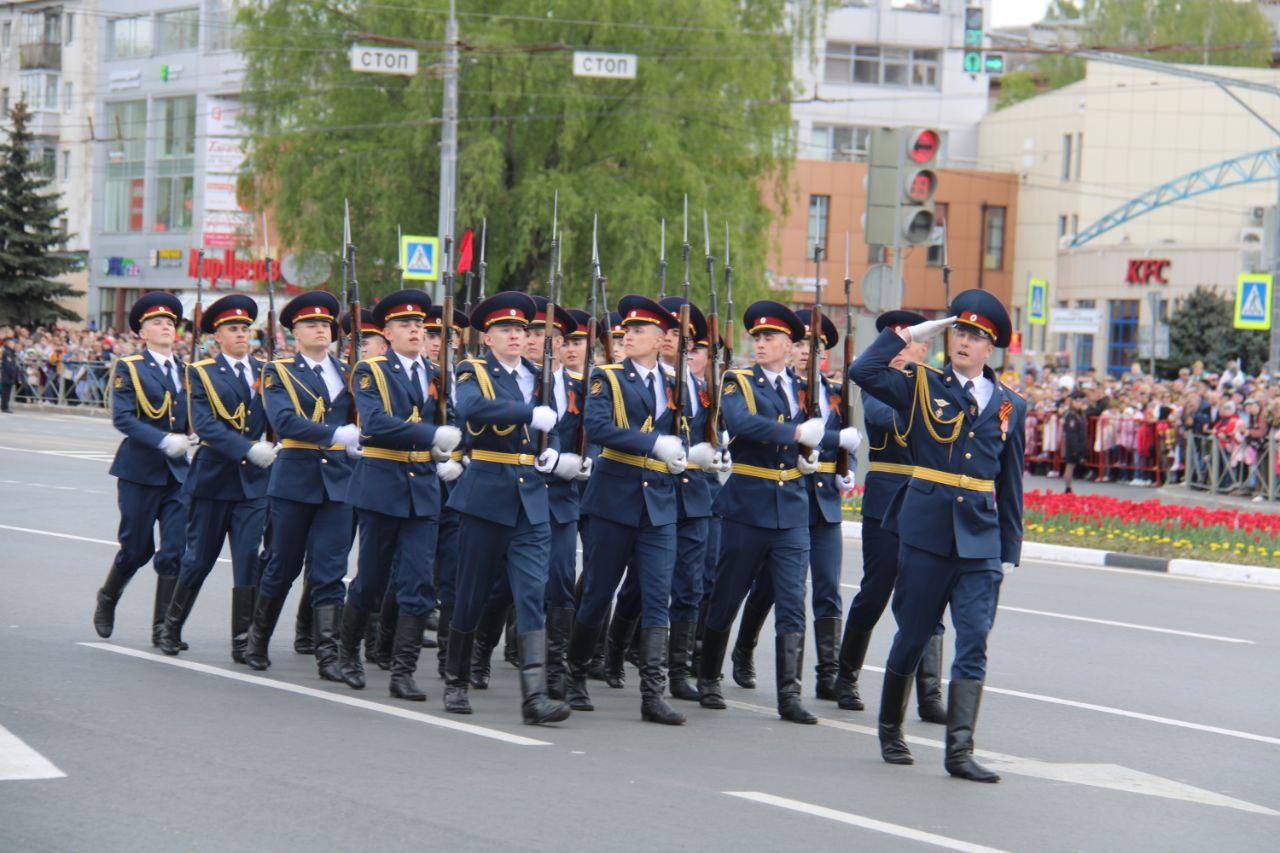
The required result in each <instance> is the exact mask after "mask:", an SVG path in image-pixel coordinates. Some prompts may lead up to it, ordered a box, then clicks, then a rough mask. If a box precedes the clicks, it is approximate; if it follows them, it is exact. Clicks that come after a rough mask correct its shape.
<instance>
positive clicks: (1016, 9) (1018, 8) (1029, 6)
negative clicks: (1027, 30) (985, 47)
mask: <svg viewBox="0 0 1280 853" xmlns="http://www.w3.org/2000/svg"><path fill="white" fill-rule="evenodd" d="M1048 6H1049V0H991V23H990V26H993V27H1012V26H1016V25H1018V24H1030V23H1032V22H1033V21H1038V20H1040V19H1041V18H1043V17H1044V10H1045V9H1046V8H1048Z"/></svg>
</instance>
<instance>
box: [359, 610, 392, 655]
mask: <svg viewBox="0 0 1280 853" xmlns="http://www.w3.org/2000/svg"><path fill="white" fill-rule="evenodd" d="M383 601H384V602H385V601H386V599H385V598H384V599H383ZM393 627H394V626H393ZM381 630H382V608H381V606H379V608H378V609H377V610H376V611H373V612H371V613H370V614H369V619H368V620H367V621H366V622H365V623H364V659H365V660H366V661H368V662H369V663H371V664H373V665H375V666H377V664H378V638H379V637H380V636H382V635H381V634H380V633H379V632H380V631H381ZM388 630H391V629H388ZM384 669H385V667H384Z"/></svg>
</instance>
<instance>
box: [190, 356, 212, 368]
mask: <svg viewBox="0 0 1280 853" xmlns="http://www.w3.org/2000/svg"><path fill="white" fill-rule="evenodd" d="M215 361H217V359H216V358H202V359H200V360H199V361H197V362H196V363H195V364H193V365H191V366H192V367H208V366H209V365H211V364H213V363H214V362H215Z"/></svg>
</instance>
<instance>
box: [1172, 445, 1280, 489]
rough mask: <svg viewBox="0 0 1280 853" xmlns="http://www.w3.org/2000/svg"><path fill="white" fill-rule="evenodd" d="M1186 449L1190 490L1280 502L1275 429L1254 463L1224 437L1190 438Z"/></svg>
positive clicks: (1279, 451) (1279, 457)
mask: <svg viewBox="0 0 1280 853" xmlns="http://www.w3.org/2000/svg"><path fill="white" fill-rule="evenodd" d="M1185 446H1186V463H1187V486H1189V487H1190V488H1193V489H1200V490H1202V491H1207V492H1211V493H1214V494H1236V495H1244V496H1261V497H1262V498H1263V499H1264V500H1268V501H1280V471H1278V470H1277V466H1280V439H1278V438H1277V437H1276V433H1275V431H1274V430H1273V431H1272V434H1271V435H1270V436H1269V437H1268V438H1267V442H1266V444H1264V445H1263V446H1262V447H1261V448H1260V449H1258V453H1257V458H1256V459H1255V461H1254V462H1253V463H1249V462H1248V461H1247V460H1246V459H1244V458H1242V454H1241V453H1239V452H1237V450H1238V445H1236V444H1235V443H1231V442H1227V441H1224V440H1223V438H1222V437H1221V436H1216V435H1188V436H1187V438H1186V445H1185Z"/></svg>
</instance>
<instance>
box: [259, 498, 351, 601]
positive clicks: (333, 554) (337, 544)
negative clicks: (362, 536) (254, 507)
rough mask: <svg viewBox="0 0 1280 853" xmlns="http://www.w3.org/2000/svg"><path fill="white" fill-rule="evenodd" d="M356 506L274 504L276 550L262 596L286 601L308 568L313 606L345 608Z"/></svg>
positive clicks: (264, 575)
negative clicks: (340, 605)
mask: <svg viewBox="0 0 1280 853" xmlns="http://www.w3.org/2000/svg"><path fill="white" fill-rule="evenodd" d="M351 517H352V513H351V505H350V504H346V503H340V502H338V501H330V500H326V501H325V502H324V503H318V504H309V503H302V502H301V501H291V500H288V499H287V498H271V524H270V525H269V527H270V531H269V535H270V539H271V546H270V549H269V550H268V552H267V553H268V554H269V555H270V556H269V558H268V560H267V564H266V568H265V569H263V571H262V579H261V580H260V581H259V582H258V592H259V594H261V595H263V596H265V597H267V598H284V597H285V596H286V595H288V594H289V587H291V586H292V585H293V582H294V580H295V579H296V578H297V577H298V574H299V573H300V572H301V571H302V566H303V561H304V559H305V561H306V564H307V579H308V580H309V581H311V606H312V607H324V606H326V605H331V604H341V603H342V600H343V598H344V597H345V596H346V587H345V586H344V585H343V583H342V579H343V578H344V577H346V574H347V554H348V553H350V551H351V533H352V527H351Z"/></svg>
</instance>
